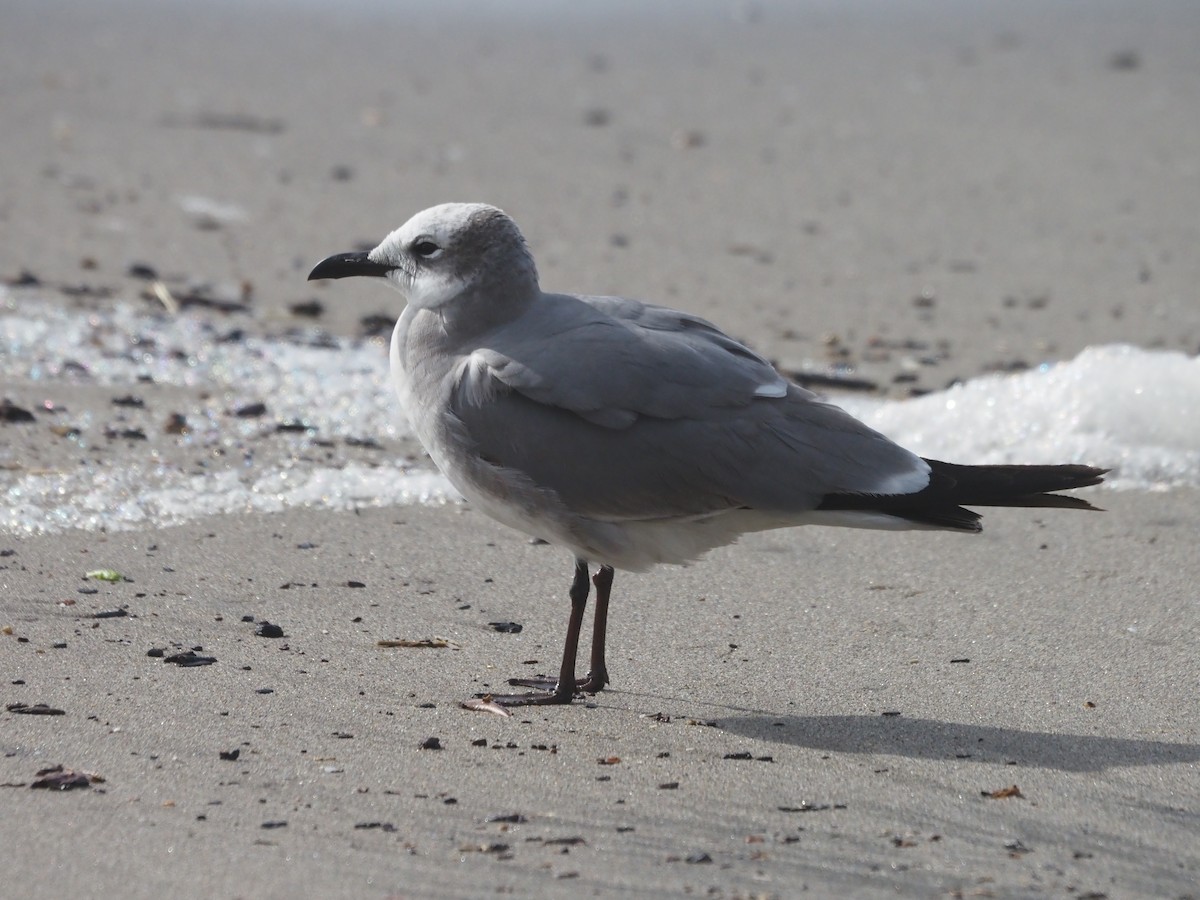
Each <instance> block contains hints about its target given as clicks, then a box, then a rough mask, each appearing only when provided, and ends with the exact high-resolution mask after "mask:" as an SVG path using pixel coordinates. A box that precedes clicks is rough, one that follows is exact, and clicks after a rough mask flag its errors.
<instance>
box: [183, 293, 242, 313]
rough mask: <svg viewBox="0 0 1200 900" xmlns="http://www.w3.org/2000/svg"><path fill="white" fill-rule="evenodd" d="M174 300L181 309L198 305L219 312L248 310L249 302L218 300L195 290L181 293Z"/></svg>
mask: <svg viewBox="0 0 1200 900" xmlns="http://www.w3.org/2000/svg"><path fill="white" fill-rule="evenodd" d="M175 300H176V302H177V303H178V304H179V307H180V308H181V309H186V308H187V307H189V306H198V307H200V308H202V309H211V310H215V311H216V312H220V313H248V312H250V306H249V304H246V303H242V302H240V301H237V300H220V299H218V298H216V297H209V296H206V295H204V294H200V293H196V292H193V293H190V294H183V295H182V296H178V297H176V298H175Z"/></svg>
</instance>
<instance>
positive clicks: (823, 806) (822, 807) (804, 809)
mask: <svg viewBox="0 0 1200 900" xmlns="http://www.w3.org/2000/svg"><path fill="white" fill-rule="evenodd" d="M845 808H846V804H845V803H809V802H808V801H807V800H805V801H804V802H803V803H801V804H800V805H799V806H780V807H779V811H780V812H786V813H809V812H825V811H826V810H829V809H845Z"/></svg>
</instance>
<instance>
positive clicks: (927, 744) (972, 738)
mask: <svg viewBox="0 0 1200 900" xmlns="http://www.w3.org/2000/svg"><path fill="white" fill-rule="evenodd" d="M716 725H717V727H718V728H721V729H722V730H724V731H728V732H731V733H733V734H740V735H743V736H745V737H750V738H755V739H757V740H762V741H770V742H774V743H780V744H788V745H790V746H793V747H807V748H809V749H812V750H825V751H829V752H831V753H883V754H891V755H894V756H905V757H909V758H911V759H939V760H961V761H964V762H981V763H996V764H1002V765H1016V766H1024V767H1030V768H1039V769H1057V770H1059V771H1064V772H1098V771H1102V770H1104V769H1108V768H1113V767H1119V766H1156V765H1169V764H1172V763H1189V762H1196V761H1198V760H1200V747H1198V746H1196V745H1194V744H1183V743H1171V742H1168V741H1150V740H1134V739H1130V738H1112V737H1096V736H1092V735H1080V734H1058V733H1053V732H1046V731H1021V730H1018V729H1015V728H996V727H993V726H989V725H964V724H961V723H958V722H939V721H937V720H936V719H913V718H907V717H904V716H880V715H875V716H771V715H757V714H756V715H747V716H734V717H732V718H726V717H718V719H717V722H716Z"/></svg>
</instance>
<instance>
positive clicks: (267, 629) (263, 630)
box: [254, 619, 284, 638]
mask: <svg viewBox="0 0 1200 900" xmlns="http://www.w3.org/2000/svg"><path fill="white" fill-rule="evenodd" d="M254 633H255V634H256V635H257V636H258V637H265V638H281V637H283V636H284V634H283V628H282V627H281V626H279V625H275V624H274V623H272V622H268V621H267V620H266V619H263V620H262V623H261V624H259V626H258V627H257V628H255V629H254Z"/></svg>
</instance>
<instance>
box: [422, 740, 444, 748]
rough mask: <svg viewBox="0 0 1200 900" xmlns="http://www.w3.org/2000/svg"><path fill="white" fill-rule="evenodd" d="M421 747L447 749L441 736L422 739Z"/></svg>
mask: <svg viewBox="0 0 1200 900" xmlns="http://www.w3.org/2000/svg"><path fill="white" fill-rule="evenodd" d="M420 749H422V750H445V749H446V748H445V747H443V746H442V742H441V740H440V739H439V738H435V737H427V738H425V740H423V741H421V746H420Z"/></svg>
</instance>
